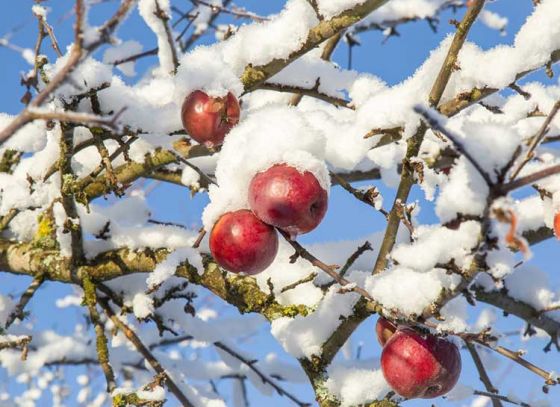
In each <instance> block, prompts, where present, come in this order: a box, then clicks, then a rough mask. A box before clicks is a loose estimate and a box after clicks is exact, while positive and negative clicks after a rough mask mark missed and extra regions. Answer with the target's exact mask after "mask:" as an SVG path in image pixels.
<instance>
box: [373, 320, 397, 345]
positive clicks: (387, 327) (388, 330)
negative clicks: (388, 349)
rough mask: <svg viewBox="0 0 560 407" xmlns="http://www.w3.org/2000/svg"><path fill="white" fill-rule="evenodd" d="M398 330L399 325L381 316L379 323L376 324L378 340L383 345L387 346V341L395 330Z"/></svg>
mask: <svg viewBox="0 0 560 407" xmlns="http://www.w3.org/2000/svg"><path fill="white" fill-rule="evenodd" d="M396 330H397V326H396V325H395V324H393V323H392V322H391V321H389V320H387V319H385V318H383V317H379V318H378V319H377V323H376V324H375V333H376V334H377V340H378V342H379V344H380V345H381V346H385V344H386V343H387V341H388V340H389V338H390V337H391V336H393V334H394V333H395V331H396Z"/></svg>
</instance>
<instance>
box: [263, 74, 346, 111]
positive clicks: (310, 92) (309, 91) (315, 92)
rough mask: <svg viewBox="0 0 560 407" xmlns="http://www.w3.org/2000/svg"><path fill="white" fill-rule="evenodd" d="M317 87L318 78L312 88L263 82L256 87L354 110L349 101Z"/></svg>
mask: <svg viewBox="0 0 560 407" xmlns="http://www.w3.org/2000/svg"><path fill="white" fill-rule="evenodd" d="M318 85H319V78H317V82H316V83H315V86H313V87H312V88H302V87H299V86H291V85H283V84H281V83H271V82H264V83H262V84H260V85H259V86H258V89H263V90H274V91H276V92H287V93H297V94H300V95H302V96H311V97H313V98H316V99H319V100H322V101H324V102H327V103H330V104H331V105H335V106H337V107H346V108H348V109H354V107H353V106H351V105H350V102H349V101H347V100H345V99H342V98H339V97H336V96H330V95H327V94H325V93H322V92H320V91H319V86H318Z"/></svg>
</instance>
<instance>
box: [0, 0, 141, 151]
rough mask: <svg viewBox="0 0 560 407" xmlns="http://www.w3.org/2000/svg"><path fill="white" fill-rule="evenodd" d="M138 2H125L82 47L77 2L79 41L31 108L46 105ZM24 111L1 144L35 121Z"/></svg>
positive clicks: (1, 134) (80, 12) (3, 132)
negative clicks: (95, 35)
mask: <svg viewBox="0 0 560 407" xmlns="http://www.w3.org/2000/svg"><path fill="white" fill-rule="evenodd" d="M135 3H136V0H123V1H122V3H121V5H120V7H119V8H118V10H117V11H116V12H115V14H114V15H113V16H112V17H111V18H110V19H109V20H107V21H106V22H105V24H103V25H102V26H101V28H99V31H98V32H99V34H98V37H97V38H96V39H95V40H94V41H92V42H91V43H89V44H85V45H83V46H82V35H81V27H82V17H83V1H81V0H79V1H77V2H76V17H77V23H76V37H77V41H76V43H75V44H74V46H73V47H72V49H71V50H70V54H69V55H68V59H67V60H66V63H65V64H64V65H63V66H62V68H60V70H59V71H58V72H57V73H56V74H55V75H54V77H53V78H51V79H50V81H49V83H48V84H47V86H46V87H45V88H44V89H43V90H42V91H41V92H40V93H39V94H37V96H36V97H35V98H34V99H33V100H32V101H31V102H30V104H29V108H37V107H39V106H41V105H42V104H43V103H45V102H46V101H47V100H48V99H49V98H50V97H51V95H52V94H53V93H54V91H55V90H57V89H58V88H59V87H60V86H61V85H62V84H63V83H65V82H66V80H67V79H68V76H69V75H70V73H72V72H73V71H74V69H76V67H77V66H79V65H80V64H81V62H82V61H84V59H85V56H87V55H89V54H91V53H92V52H94V51H95V50H96V49H97V48H98V47H99V46H100V45H102V44H104V43H105V42H107V41H109V40H110V37H111V35H112V33H113V31H114V30H115V29H116V28H117V26H118V24H119V23H120V22H121V21H122V20H123V19H124V18H125V17H126V15H127V14H128V11H129V10H130V8H131V7H132V5H133V4H135ZM29 108H26V109H24V110H23V111H22V112H21V113H20V114H19V115H18V116H16V118H15V119H14V120H12V121H11V122H10V124H9V125H7V126H6V127H4V128H3V129H2V130H1V131H0V143H3V142H4V141H5V140H6V139H8V138H9V137H11V136H12V135H13V134H14V133H15V132H16V131H18V130H19V129H20V128H21V127H23V126H24V125H25V124H27V123H29V122H30V121H32V120H34V116H33V114H32V113H31V112H30V109H29Z"/></svg>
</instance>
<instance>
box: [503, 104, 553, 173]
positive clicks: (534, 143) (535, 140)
mask: <svg viewBox="0 0 560 407" xmlns="http://www.w3.org/2000/svg"><path fill="white" fill-rule="evenodd" d="M559 109H560V100H558V101H557V102H556V103H555V104H554V106H553V107H552V109H551V110H550V113H549V114H548V116H547V117H546V119H545V120H544V122H543V124H542V126H541V128H540V129H539V131H538V132H537V134H535V135H534V136H533V137H531V143H530V144H529V148H528V149H527V153H526V154H525V157H524V158H523V160H522V161H521V162H520V163H519V165H518V166H517V168H516V169H515V170H513V171H512V173H511V177H510V181H513V180H514V179H515V178H516V177H517V176H518V175H519V173H520V172H521V170H522V169H523V167H525V165H526V164H527V163H528V162H529V161H531V159H532V158H533V153H534V151H535V149H536V148H537V147H538V146H539V144H541V142H542V141H543V140H544V138H545V137H546V134H547V133H548V130H549V126H550V123H551V122H552V120H553V119H554V116H556V114H557V113H558V110H559Z"/></svg>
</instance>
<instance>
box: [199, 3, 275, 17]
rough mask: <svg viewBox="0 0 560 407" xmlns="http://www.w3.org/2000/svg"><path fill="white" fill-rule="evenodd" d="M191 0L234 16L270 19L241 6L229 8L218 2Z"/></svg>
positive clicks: (214, 10)
mask: <svg viewBox="0 0 560 407" xmlns="http://www.w3.org/2000/svg"><path fill="white" fill-rule="evenodd" d="M190 1H191V3H193V4H194V5H197V6H198V5H202V6H206V7H209V8H210V9H212V11H213V12H216V11H220V12H222V13H224V14H230V15H232V16H234V17H238V18H248V19H250V20H253V21H258V22H263V21H268V20H269V19H268V18H266V17H262V16H259V15H257V14H255V13H251V12H248V11H246V10H243V9H241V8H239V7H236V8H227V7H225V6H220V5H217V4H210V3H208V2H206V1H203V0H190Z"/></svg>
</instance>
